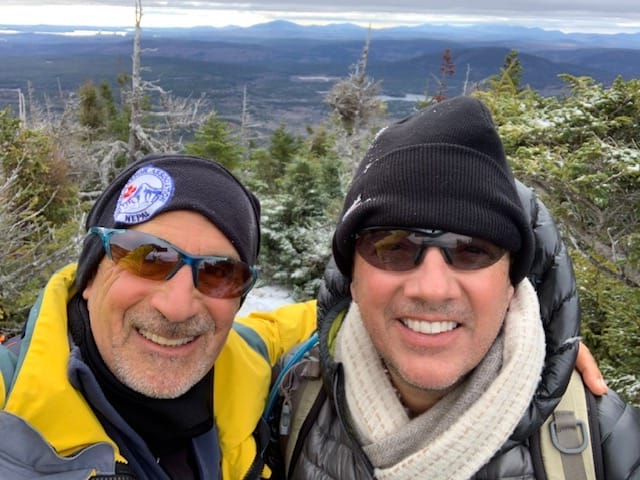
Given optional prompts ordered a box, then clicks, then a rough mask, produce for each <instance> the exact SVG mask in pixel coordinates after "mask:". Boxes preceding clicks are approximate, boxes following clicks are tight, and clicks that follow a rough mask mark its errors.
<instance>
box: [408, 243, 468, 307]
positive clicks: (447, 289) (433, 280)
mask: <svg viewBox="0 0 640 480" xmlns="http://www.w3.org/2000/svg"><path fill="white" fill-rule="evenodd" d="M439 250H440V249H439V248H437V247H427V248H426V249H425V250H424V252H423V253H422V258H421V260H419V263H418V265H417V266H416V267H415V268H413V269H411V270H409V271H408V272H407V275H408V277H407V279H406V281H405V282H404V293H405V295H406V296H407V297H412V298H417V299H421V300H424V301H431V302H441V301H445V300H450V299H451V298H453V297H455V296H456V295H457V294H458V293H459V287H458V285H457V282H456V279H455V274H454V272H453V271H452V270H451V268H450V267H449V265H448V264H447V262H446V261H445V257H444V252H441V251H439Z"/></svg>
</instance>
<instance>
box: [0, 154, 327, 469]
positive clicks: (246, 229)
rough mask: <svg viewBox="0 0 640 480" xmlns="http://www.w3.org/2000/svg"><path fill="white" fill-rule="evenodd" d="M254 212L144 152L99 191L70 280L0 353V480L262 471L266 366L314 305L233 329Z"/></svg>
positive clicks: (306, 323)
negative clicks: (11, 344) (141, 157)
mask: <svg viewBox="0 0 640 480" xmlns="http://www.w3.org/2000/svg"><path fill="white" fill-rule="evenodd" d="M259 215H260V208H259V203H258V201H257V199H256V198H255V197H254V196H253V195H252V194H251V193H250V192H249V191H248V190H246V189H245V187H244V186H243V185H242V184H240V183H239V182H238V181H237V180H236V179H235V177H233V176H232V175H231V174H230V173H229V172H228V171H227V170H225V169H224V168H222V167H221V166H219V165H218V164H216V163H214V162H211V161H208V160H204V159H200V158H196V157H189V156H182V155H153V156H148V157H146V158H144V159H142V160H140V161H139V162H137V163H135V164H134V165H132V166H130V167H129V168H127V169H125V170H124V171H123V172H122V173H121V174H120V175H119V176H118V177H117V178H116V179H115V180H114V181H113V182H112V183H111V184H110V185H109V186H108V187H107V189H106V190H105V192H103V194H102V195H101V196H100V197H99V198H98V200H97V201H96V203H95V205H94V207H93V208H92V210H91V212H90V214H89V216H88V218H87V223H86V227H87V231H88V236H87V238H86V240H85V244H84V247H83V250H82V253H81V255H80V258H79V261H78V264H77V268H76V265H70V266H68V267H65V268H63V269H62V270H60V271H59V272H57V273H56V274H55V275H54V276H53V277H52V279H51V280H50V281H49V283H48V285H47V286H46V288H45V289H44V290H43V292H42V294H41V295H40V298H39V300H38V302H37V304H36V305H35V306H34V308H33V309H32V312H31V314H30V317H29V319H28V321H27V323H26V326H25V331H24V336H23V337H22V338H21V339H20V341H19V342H18V343H17V344H14V345H13V346H9V347H8V348H5V347H3V348H0V372H1V373H2V375H1V377H0V378H1V380H2V381H1V382H0V405H1V406H2V411H1V412H0V431H1V432H2V433H1V434H0V478H11V479H13V480H16V479H18V480H19V479H38V478H50V479H54V478H55V479H61V478H64V479H76V478H77V479H88V478H94V479H108V478H112V479H181V480H183V479H216V478H229V479H240V478H258V476H260V475H261V474H263V473H264V474H268V472H267V471H264V472H263V470H264V467H263V463H262V459H261V449H262V448H263V446H264V445H266V437H267V436H268V431H267V430H266V426H265V425H264V424H263V423H262V422H261V421H260V415H261V413H262V411H263V408H264V404H265V400H266V397H267V394H268V389H269V381H270V378H271V368H272V365H273V364H274V363H275V362H276V361H277V359H278V358H279V357H280V356H281V355H282V354H283V353H284V352H285V351H287V350H288V349H289V348H291V347H292V346H293V345H294V344H296V343H298V342H300V341H302V340H303V339H305V338H306V337H308V336H309V334H310V333H311V331H312V330H313V329H314V327H315V304H313V303H309V304H297V305H293V306H291V307H286V309H285V311H283V312H280V313H278V312H274V313H273V314H272V315H266V314H265V315H256V316H253V317H249V318H247V319H245V320H244V322H242V323H237V324H235V325H233V319H234V316H235V314H236V313H237V311H238V309H239V307H240V305H241V303H242V300H243V299H244V297H245V296H246V294H247V293H248V292H249V290H250V289H251V287H252V286H253V283H254V281H255V278H256V273H255V269H254V265H255V263H256V260H257V255H258V250H259V243H260V229H259ZM183 267H186V268H183ZM232 325H233V327H232ZM214 362H215V373H214ZM214 391H215V394H214ZM214 397H215V398H214Z"/></svg>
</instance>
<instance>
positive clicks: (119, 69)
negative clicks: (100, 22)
mask: <svg viewBox="0 0 640 480" xmlns="http://www.w3.org/2000/svg"><path fill="white" fill-rule="evenodd" d="M80 32H82V35H80V34H79V33H80ZM72 33H74V34H72ZM133 34H134V31H133V28H129V29H122V28H100V29H97V28H95V27H86V26H77V27H52V26H43V25H38V26H26V27H25V26H20V27H15V26H2V25H0V60H1V61H2V68H0V105H1V104H2V102H3V101H4V103H5V104H7V103H12V102H13V100H12V98H13V92H14V91H15V89H21V90H22V91H25V92H26V91H27V89H28V87H27V85H28V84H29V85H30V87H31V91H32V93H33V95H34V96H35V98H38V99H42V98H43V97H44V96H47V98H52V97H55V96H57V95H58V94H59V92H60V91H62V92H73V91H76V90H77V89H78V87H79V86H80V85H81V84H82V83H83V82H84V81H85V80H86V79H88V78H90V79H92V80H93V81H94V83H99V82H100V81H102V80H107V81H109V82H111V83H112V84H113V85H114V86H115V85H116V76H117V75H118V74H120V73H123V72H130V70H131V52H132V38H133ZM367 35H370V41H371V45H370V50H369V58H368V64H367V73H368V75H369V76H370V77H371V78H372V79H373V80H376V81H380V82H381V87H382V93H383V94H384V95H385V98H386V99H388V103H389V111H390V113H391V115H392V116H399V115H403V114H405V113H407V112H408V111H410V110H411V109H412V108H413V107H414V105H415V103H414V102H415V98H419V97H420V96H422V97H423V96H424V94H425V92H428V93H435V91H436V89H437V78H439V76H440V73H439V68H440V65H441V62H442V55H443V53H444V51H445V49H449V50H450V52H451V54H452V56H453V63H454V65H455V69H456V73H455V75H454V76H453V77H451V78H450V79H447V84H448V87H449V92H448V93H449V95H456V94H459V93H461V91H462V86H463V84H464V83H465V82H472V83H481V82H483V81H484V80H486V79H487V78H489V77H491V76H492V75H494V74H496V73H498V71H499V69H500V67H501V66H502V64H503V62H504V59H505V57H506V55H507V54H508V53H509V51H510V50H517V51H518V52H519V58H520V61H521V64H522V72H523V82H524V83H526V84H529V85H531V87H532V88H534V89H536V90H538V91H539V92H540V93H542V94H543V95H556V94H558V93H560V92H561V91H562V88H563V84H562V81H561V80H560V79H559V78H558V74H560V73H569V74H572V75H576V76H589V77H592V78H594V79H595V80H596V81H597V82H599V83H603V84H608V83H610V82H611V81H613V80H614V79H615V78H616V77H617V76H619V75H620V76H622V77H623V78H624V79H630V78H639V77H640V32H638V33H636V34H628V33H627V34H607V35H605V34H586V33H580V34H577V33H562V32H559V31H549V30H544V29H541V28H525V27H513V26H511V27H510V26H504V25H484V26H468V27H460V26H450V25H421V26H418V27H396V28H387V29H373V30H371V31H368V29H366V28H362V27H359V26H356V25H352V24H333V25H327V26H300V25H297V24H295V23H291V22H285V21H275V22H270V23H266V24H260V25H255V26H252V27H246V28H242V27H224V28H213V27H195V28H162V29H159V28H144V27H143V33H142V38H143V40H142V43H143V48H145V49H146V50H145V54H144V56H143V59H142V60H143V64H144V65H145V66H146V67H148V69H149V70H148V72H147V73H146V74H145V75H146V76H147V77H148V78H149V79H150V80H154V81H158V82H159V83H160V84H161V85H162V86H163V87H164V88H165V89H168V90H171V91H173V92H174V93H175V94H176V95H180V96H187V95H196V96H199V95H200V94H201V93H206V95H207V97H208V98H209V99H210V100H211V101H212V103H213V106H214V107H215V109H216V110H217V111H218V113H220V114H221V115H223V116H225V117H227V118H228V119H230V120H234V119H237V118H239V116H240V111H241V100H242V92H243V89H244V88H245V86H246V88H247V92H248V95H249V101H250V104H249V105H250V111H251V114H252V118H253V120H254V121H255V122H256V123H257V124H260V125H264V126H265V128H269V126H271V127H272V126H273V125H277V124H279V123H281V122H285V123H287V124H297V125H300V126H304V125H305V124H308V123H315V122H317V121H318V120H319V119H321V118H323V117H324V116H325V115H326V109H327V107H326V105H325V104H324V102H323V98H324V94H325V93H326V92H327V91H328V90H329V89H330V88H331V85H332V84H333V82H335V81H336V80H337V79H339V78H344V77H345V76H347V75H348V74H349V72H350V67H351V66H352V65H353V64H355V63H356V62H357V61H358V59H359V58H360V56H361V53H362V49H363V46H364V43H365V40H366V38H367ZM394 99H395V100H394Z"/></svg>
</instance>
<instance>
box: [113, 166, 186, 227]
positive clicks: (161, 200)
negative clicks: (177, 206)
mask: <svg viewBox="0 0 640 480" xmlns="http://www.w3.org/2000/svg"><path fill="white" fill-rule="evenodd" d="M174 190H175V183H174V181H173V178H171V175H169V174H168V173H167V172H166V171H164V170H163V169H161V168H157V167H154V166H153V165H149V166H145V167H142V168H141V169H140V170H138V171H137V172H136V173H134V174H133V175H132V176H131V178H130V179H129V181H128V182H127V183H126V185H125V186H124V187H123V189H122V191H121V192H120V196H119V197H118V201H117V203H116V209H115V212H114V213H113V219H114V220H115V221H116V222H119V223H124V224H127V225H136V224H138V223H142V222H144V221H145V220H148V219H150V218H151V217H152V216H153V214H154V213H156V212H157V211H158V210H160V209H161V208H162V207H164V206H165V205H167V204H168V203H169V201H170V200H171V197H173V192H174Z"/></svg>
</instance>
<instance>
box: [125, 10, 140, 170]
mask: <svg viewBox="0 0 640 480" xmlns="http://www.w3.org/2000/svg"><path fill="white" fill-rule="evenodd" d="M135 19H136V20H135V21H136V23H135V28H136V33H135V37H134V39H133V54H132V55H131V61H132V63H131V92H130V98H129V108H130V111H131V118H130V120H129V144H128V162H129V163H133V162H134V161H135V160H136V158H137V153H138V152H139V151H140V144H141V143H142V141H141V138H140V137H141V136H142V135H143V132H142V125H141V120H142V98H143V92H142V74H141V67H140V56H141V47H140V41H141V38H142V26H141V25H142V0H135Z"/></svg>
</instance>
